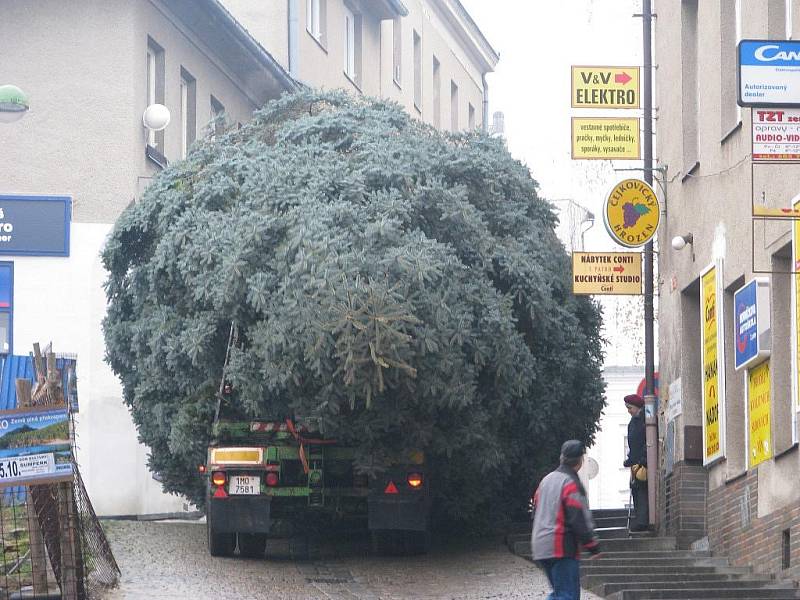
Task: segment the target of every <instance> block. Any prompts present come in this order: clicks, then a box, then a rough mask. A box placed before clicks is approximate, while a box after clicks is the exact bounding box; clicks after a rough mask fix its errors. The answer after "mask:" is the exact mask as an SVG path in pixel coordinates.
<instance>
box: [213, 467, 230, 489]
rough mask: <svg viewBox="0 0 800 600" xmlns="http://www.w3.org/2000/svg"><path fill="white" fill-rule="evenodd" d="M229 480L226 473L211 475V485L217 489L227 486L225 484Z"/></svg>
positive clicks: (215, 472)
mask: <svg viewBox="0 0 800 600" xmlns="http://www.w3.org/2000/svg"><path fill="white" fill-rule="evenodd" d="M227 480H228V478H227V477H226V476H225V471H214V472H213V473H212V474H211V483H213V484H214V485H216V486H217V487H222V486H223V485H225V482H226V481H227Z"/></svg>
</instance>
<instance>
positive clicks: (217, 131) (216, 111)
mask: <svg viewBox="0 0 800 600" xmlns="http://www.w3.org/2000/svg"><path fill="white" fill-rule="evenodd" d="M210 129H211V134H212V135H222V134H223V133H225V106H224V105H223V104H222V102H220V101H219V100H217V99H216V98H214V96H211V123H210Z"/></svg>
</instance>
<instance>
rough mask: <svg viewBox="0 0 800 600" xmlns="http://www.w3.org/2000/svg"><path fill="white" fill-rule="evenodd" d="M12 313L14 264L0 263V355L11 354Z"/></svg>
mask: <svg viewBox="0 0 800 600" xmlns="http://www.w3.org/2000/svg"><path fill="white" fill-rule="evenodd" d="M13 311H14V263H12V262H0V354H11V352H12V337H13V336H12V332H13V329H12V327H13V323H14V321H13V319H12V315H13Z"/></svg>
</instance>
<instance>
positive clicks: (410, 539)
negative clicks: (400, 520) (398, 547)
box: [402, 531, 431, 556]
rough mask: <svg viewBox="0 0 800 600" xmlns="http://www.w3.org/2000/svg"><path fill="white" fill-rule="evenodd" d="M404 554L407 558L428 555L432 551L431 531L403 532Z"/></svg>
mask: <svg viewBox="0 0 800 600" xmlns="http://www.w3.org/2000/svg"><path fill="white" fill-rule="evenodd" d="M402 533H403V553H404V554H405V555H406V556H414V555H418V554H427V553H428V551H429V550H430V549H431V533H430V531H403V532H402Z"/></svg>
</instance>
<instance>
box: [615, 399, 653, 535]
mask: <svg viewBox="0 0 800 600" xmlns="http://www.w3.org/2000/svg"><path fill="white" fill-rule="evenodd" d="M625 408H627V409H628V414H629V415H630V416H631V420H630V422H629V423H628V458H627V459H625V462H624V463H622V464H623V466H625V467H631V495H632V496H633V508H634V512H635V513H636V514H635V515H634V518H633V522H632V523H630V529H631V531H646V530H647V527H648V524H649V522H650V515H649V506H648V500H647V481H646V480H645V481H640V480H639V479H637V478H636V471H638V468H639V467H647V435H646V433H645V425H644V400H642V397H641V396H639V395H638V394H630V395H628V396H625Z"/></svg>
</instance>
